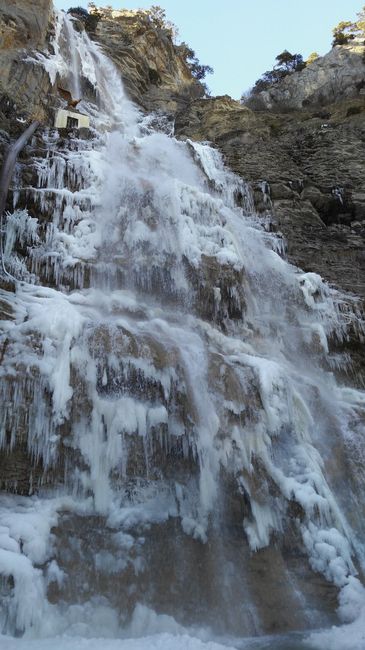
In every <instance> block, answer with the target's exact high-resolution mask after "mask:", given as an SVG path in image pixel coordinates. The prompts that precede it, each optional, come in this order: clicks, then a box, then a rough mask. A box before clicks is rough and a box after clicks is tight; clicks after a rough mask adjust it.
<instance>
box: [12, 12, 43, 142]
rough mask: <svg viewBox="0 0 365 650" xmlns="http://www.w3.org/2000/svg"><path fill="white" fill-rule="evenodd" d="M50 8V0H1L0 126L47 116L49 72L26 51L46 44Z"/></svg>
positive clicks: (14, 125)
mask: <svg viewBox="0 0 365 650" xmlns="http://www.w3.org/2000/svg"><path fill="white" fill-rule="evenodd" d="M51 10H52V2H51V0H39V2H37V3H34V2H32V0H4V2H2V4H1V8H0V60H1V78H0V129H3V130H5V131H8V132H15V133H16V132H17V131H18V130H19V129H21V123H22V122H21V121H22V120H26V121H27V120H30V119H40V120H42V119H44V118H45V116H46V105H47V95H48V93H49V91H50V82H49V78H48V74H47V73H46V71H45V70H44V68H43V67H42V66H40V65H37V63H35V62H34V61H33V62H32V61H31V60H29V55H30V53H31V52H32V51H34V49H43V48H44V47H45V45H46V40H47V34H48V31H49V29H51V24H50V18H51ZM17 118H18V119H19V120H20V122H17V121H16V119H17Z"/></svg>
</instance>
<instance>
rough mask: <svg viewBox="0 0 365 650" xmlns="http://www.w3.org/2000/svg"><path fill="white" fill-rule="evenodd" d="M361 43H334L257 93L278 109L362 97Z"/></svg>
mask: <svg viewBox="0 0 365 650" xmlns="http://www.w3.org/2000/svg"><path fill="white" fill-rule="evenodd" d="M364 72H365V59H364V44H363V42H362V41H361V40H360V39H356V40H355V41H353V42H352V43H351V45H337V46H335V47H333V48H332V50H331V51H330V52H329V53H328V54H326V55H325V56H323V57H319V58H318V59H316V60H315V61H313V63H311V64H310V65H307V67H306V68H305V69H304V70H302V71H301V72H295V73H293V74H291V75H288V76H287V77H285V78H284V79H283V80H282V81H281V82H279V83H278V84H275V85H273V86H272V87H271V88H269V89H268V90H266V91H264V92H261V93H259V95H258V98H259V101H261V102H262V104H263V106H264V107H265V108H268V109H271V110H277V111H284V110H285V111H288V110H297V109H301V108H303V107H306V106H318V105H320V106H321V105H326V104H331V103H333V102H338V101H340V100H343V99H347V98H353V97H364V94H365V88H364V87H365V82H364Z"/></svg>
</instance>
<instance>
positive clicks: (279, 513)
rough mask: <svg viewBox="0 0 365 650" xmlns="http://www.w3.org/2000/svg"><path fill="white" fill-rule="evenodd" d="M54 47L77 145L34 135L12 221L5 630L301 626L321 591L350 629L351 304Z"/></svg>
mask: <svg viewBox="0 0 365 650" xmlns="http://www.w3.org/2000/svg"><path fill="white" fill-rule="evenodd" d="M55 33H56V36H55V43H54V44H53V54H38V55H37V56H36V60H37V61H38V63H39V64H40V65H44V66H45V67H46V69H47V70H48V72H49V74H50V77H51V79H52V80H55V79H57V78H59V79H60V80H61V81H62V82H64V83H66V84H68V86H69V87H70V88H72V89H73V90H74V92H78V90H79V89H83V88H84V89H87V91H86V90H85V97H86V99H84V100H83V102H82V103H81V104H80V109H81V110H82V111H83V112H85V113H87V114H88V115H89V116H90V118H91V124H92V129H91V132H90V134H89V136H90V137H88V138H85V139H84V138H83V137H81V136H80V135H78V134H77V133H69V134H68V136H67V137H63V136H62V134H59V133H57V132H55V131H54V130H53V129H44V131H43V132H42V134H41V136H39V139H40V142H39V143H38V144H39V146H38V147H37V150H36V152H35V154H34V157H33V162H32V164H33V170H34V173H35V174H36V177H37V183H36V184H35V185H36V186H35V187H33V186H31V187H24V186H22V184H21V170H20V169H19V170H18V172H19V173H18V177H19V179H20V180H19V183H18V185H19V187H18V191H14V212H13V214H11V215H9V216H8V218H7V223H6V233H5V249H4V250H5V263H6V267H7V269H8V270H9V271H10V272H11V273H12V274H13V275H14V276H16V278H17V279H18V280H19V281H18V282H17V286H16V292H15V294H14V295H12V294H8V293H7V292H5V291H2V300H3V301H4V304H6V305H8V308H9V312H11V317H9V318H4V320H3V321H2V323H1V325H2V336H3V347H2V365H1V371H0V374H1V387H0V390H1V415H0V424H1V428H0V445H1V454H2V457H3V458H6V470H4V478H2V487H3V488H4V489H5V490H7V491H9V492H13V493H14V494H13V495H10V494H6V493H3V495H2V497H1V499H0V573H1V575H2V577H3V588H2V592H1V598H2V608H1V625H2V628H3V632H5V633H8V634H25V635H26V636H28V637H31V636H33V637H37V636H48V635H54V634H60V633H62V632H63V631H65V630H67V631H68V633H72V634H77V635H81V636H90V635H91V636H93V635H94V636H118V635H121V634H123V629H124V630H129V631H130V633H131V634H132V633H133V629H135V628H133V621H135V620H136V616H137V619H138V616H140V617H141V616H142V619H143V616H146V611H147V612H149V614H148V616H150V615H151V614H150V612H151V610H156V611H157V612H158V614H159V615H161V618H159V617H158V616H157V618H156V620H157V621H160V622H161V620H162V623H161V625H162V627H163V625H167V623H166V621H170V622H169V623H168V626H169V625H172V627H173V628H174V629H173V630H172V631H179V630H181V629H184V630H185V629H186V626H188V627H189V626H196V625H206V626H210V628H211V629H212V630H213V631H214V632H215V633H221V634H222V633H230V634H240V635H242V634H244V635H249V634H260V633H265V632H271V631H277V630H288V629H291V628H293V627H294V628H306V627H309V626H314V627H316V626H320V625H324V624H327V623H329V622H333V621H334V620H335V619H334V609H335V606H334V605H333V598H334V592H335V591H336V590H337V591H338V593H339V602H338V605H339V610H338V611H339V615H340V617H341V618H342V620H343V621H345V622H351V621H353V620H354V619H356V618H357V617H359V616H360V615H361V611H362V610H363V608H364V603H365V598H364V590H363V587H362V585H361V582H360V580H359V575H360V574H361V572H362V571H363V568H364V547H363V545H362V539H363V535H364V523H363V522H364V517H363V514H364V513H363V510H362V509H361V506H360V505H359V504H358V500H357V494H358V491H359V490H361V489H363V487H364V479H365V475H364V473H363V470H361V463H363V461H364V442H363V438H364V430H363V422H364V406H365V395H364V393H363V392H362V391H359V390H356V389H355V388H349V387H346V386H344V385H342V384H340V383H338V382H337V381H336V379H335V374H334V372H335V370H337V369H338V368H341V369H346V366H347V365H348V363H349V360H348V359H347V358H346V357H344V356H341V355H340V354H339V353H335V352H334V351H333V350H334V349H335V348H334V346H333V345H332V344H333V342H335V341H336V342H340V341H341V340H342V339H344V338H345V337H346V336H348V332H349V329H351V330H352V331H356V332H358V333H359V335H360V334H361V331H362V322H361V318H360V316H359V315H358V313H357V306H356V300H355V299H352V298H349V297H345V296H343V295H341V294H340V293H339V292H337V291H335V290H334V289H332V288H330V287H329V286H327V285H326V284H324V283H323V282H322V280H321V278H320V277H319V276H317V275H316V274H313V273H303V272H302V271H301V270H299V269H297V268H295V267H293V266H291V265H289V264H288V263H287V262H286V261H285V259H284V256H283V250H282V248H281V240H280V238H277V237H276V236H275V235H274V234H272V233H268V232H266V230H265V227H264V224H263V223H261V222H260V220H259V219H258V218H257V216H256V215H255V212H254V206H253V201H252V197H251V194H250V188H249V186H248V185H246V184H245V183H244V182H243V181H242V180H240V179H239V178H238V177H236V176H235V175H234V174H232V173H231V172H230V171H229V170H227V169H226V168H225V167H224V164H223V162H222V159H221V156H220V154H219V153H218V152H217V151H216V150H214V149H212V148H211V147H210V146H209V145H208V144H198V143H195V142H191V141H185V142H181V141H177V140H176V139H175V138H174V137H173V136H172V135H171V134H170V133H169V129H168V128H167V127H166V126H165V122H164V118H163V116H153V117H147V118H146V117H145V116H143V115H142V114H140V113H139V111H138V110H137V109H136V108H135V107H134V106H133V105H132V104H131V103H130V102H129V101H128V99H127V97H126V96H125V94H124V91H123V86H122V82H121V80H120V78H119V77H118V73H117V71H116V69H115V68H114V66H113V65H112V63H111V62H110V61H109V60H108V59H107V57H106V56H105V55H104V54H103V53H102V51H101V50H100V49H99V47H98V46H97V45H96V44H95V43H94V42H92V41H90V40H89V38H88V37H87V35H86V33H85V32H82V33H78V32H76V31H75V30H74V29H73V26H72V20H71V19H70V18H69V17H68V16H67V15H64V14H61V15H59V16H58V18H57V26H56V31H55ZM57 75H58V77H57ZM24 196H25V197H26V201H25V204H24ZM27 202H28V206H32V209H31V210H30V208H29V212H28V211H27V209H26V207H27ZM24 251H26V254H24ZM337 347H338V346H337ZM327 582H328V586H327ZM330 585H333V587H331V586H330ZM326 599H327V600H326ZM331 599H332V600H331ZM288 608H289V610H290V612H289V614H288V611H289V610H288ZM133 612H134V614H133ZM136 612H137V614H136ZM141 612H142V614H141ZM286 612H287V613H286ZM154 616H155V617H156V615H154ZM171 617H174V618H175V619H176V620H177V621H178V623H176V622H173V623H171V621H173V619H172V618H171ZM138 620H140V619H138ZM143 620H144V619H143ZM154 620H155V619H154ZM156 625H157V624H156ZM182 625H183V626H185V628H182V627H181V626H182ZM128 626H129V627H128ZM137 627H138V626H137ZM154 630H158V625H157V627H156V626H155V628H154ZM168 631H171V630H170V629H169V630H168ZM124 633H125V632H124Z"/></svg>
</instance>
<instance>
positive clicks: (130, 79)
mask: <svg viewBox="0 0 365 650" xmlns="http://www.w3.org/2000/svg"><path fill="white" fill-rule="evenodd" d="M101 16H102V17H101V20H100V21H99V22H98V25H97V28H96V31H95V34H94V38H95V39H96V40H97V41H98V42H99V43H100V44H101V45H102V46H103V49H104V51H105V52H106V54H107V55H108V56H109V57H110V58H111V59H112V61H114V63H115V64H116V65H117V67H118V68H119V70H120V72H121V75H122V77H123V81H124V84H125V87H126V89H127V91H128V93H129V95H130V97H131V98H132V99H133V100H134V101H135V102H137V103H138V104H139V105H140V106H142V107H143V108H145V109H146V110H148V111H154V110H158V109H161V110H163V111H167V112H169V113H175V112H176V111H177V110H181V109H183V108H184V107H186V106H187V105H189V104H190V102H191V101H192V100H193V99H196V98H198V97H201V96H202V95H204V88H203V86H202V85H201V84H200V83H199V82H198V81H196V80H195V79H194V78H193V77H192V75H191V72H190V69H189V67H188V65H187V63H186V61H185V58H184V47H178V46H176V45H175V44H174V42H173V38H172V32H171V30H170V29H165V28H163V27H162V26H159V25H158V24H156V23H155V22H154V21H152V20H151V19H150V18H149V15H148V12H146V11H137V12H136V11H128V10H122V11H110V10H109V11H108V10H101Z"/></svg>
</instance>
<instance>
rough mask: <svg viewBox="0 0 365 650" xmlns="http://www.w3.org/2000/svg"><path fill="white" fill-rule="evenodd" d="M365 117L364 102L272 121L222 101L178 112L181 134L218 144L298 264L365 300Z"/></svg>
mask: <svg viewBox="0 0 365 650" xmlns="http://www.w3.org/2000/svg"><path fill="white" fill-rule="evenodd" d="M354 109H355V110H354ZM364 116H365V112H364V107H363V105H362V103H361V102H360V100H353V101H351V102H350V101H347V102H343V103H342V104H341V105H340V104H336V105H331V106H329V107H327V111H326V113H318V112H317V113H316V112H314V113H313V112H309V110H308V109H307V110H302V111H300V112H299V111H297V112H292V113H290V114H274V113H271V112H256V113H255V112H253V111H251V110H249V109H248V108H247V107H245V106H242V105H241V104H239V103H238V102H235V101H233V100H231V99H230V98H228V97H218V98H213V99H205V100H200V101H196V102H194V103H193V104H192V105H191V107H190V109H189V111H185V112H184V113H180V114H179V115H178V116H177V119H176V132H177V134H178V135H179V137H188V138H192V139H196V140H204V139H205V140H210V141H212V142H213V143H214V144H215V145H217V146H218V147H219V148H220V149H221V150H222V151H223V153H224V154H225V158H226V162H227V164H228V165H229V166H230V167H231V168H232V169H233V170H234V171H235V172H237V173H238V174H240V175H241V176H243V177H244V178H245V179H247V180H248V181H250V182H251V183H252V184H253V187H254V191H255V198H256V208H257V209H258V211H259V212H261V213H262V214H265V213H267V214H268V213H269V212H271V211H272V213H273V219H274V225H275V227H276V228H278V229H279V230H280V231H281V232H282V233H283V235H284V236H285V239H286V241H287V249H288V256H289V259H290V260H291V261H292V262H293V263H295V264H297V265H299V266H300V267H302V268H303V269H304V270H306V271H315V272H318V273H320V274H321V275H322V276H323V277H324V278H326V279H327V280H328V281H330V282H331V283H333V284H336V285H337V286H340V287H341V288H342V289H345V290H346V291H350V292H354V293H356V294H358V295H361V296H362V297H365V280H364V270H365V252H364V237H365V212H364V211H365V180H364V175H363V163H362V160H363V156H364V146H365V124H364Z"/></svg>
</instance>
